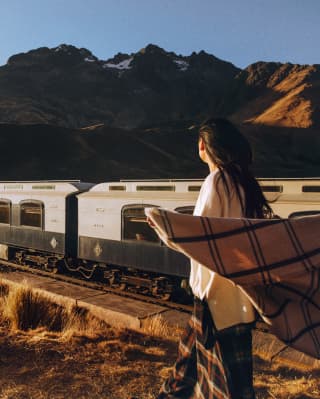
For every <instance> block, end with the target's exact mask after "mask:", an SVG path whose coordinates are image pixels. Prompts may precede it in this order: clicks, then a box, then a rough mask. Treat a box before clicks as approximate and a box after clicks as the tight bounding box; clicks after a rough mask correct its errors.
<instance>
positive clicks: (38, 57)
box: [0, 45, 320, 181]
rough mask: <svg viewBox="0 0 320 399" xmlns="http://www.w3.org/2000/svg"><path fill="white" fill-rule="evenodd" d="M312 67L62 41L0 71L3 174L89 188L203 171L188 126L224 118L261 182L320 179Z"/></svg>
mask: <svg viewBox="0 0 320 399" xmlns="http://www.w3.org/2000/svg"><path fill="white" fill-rule="evenodd" d="M319 87H320V65H293V64H281V63H275V62H258V63H255V64H252V65H250V66H248V67H247V68H246V69H243V70H241V69H239V68H236V67H235V66H234V65H232V64H231V63H228V62H225V61H222V60H219V59H218V58H216V57H214V56H213V55H210V54H207V53H205V52H203V51H201V52H200V53H192V54H191V55H190V56H181V55H177V54H175V53H172V52H166V51H165V50H163V49H161V48H159V47H157V46H154V45H148V46H147V47H146V48H144V49H142V50H140V51H138V52H137V53H133V54H120V53H119V54H117V55H116V56H115V57H113V58H112V59H109V60H106V61H103V60H99V59H98V58H97V57H95V56H94V55H93V54H92V53H91V52H90V51H89V50H86V49H83V48H80V49H78V48H76V47H73V46H68V45H60V46H58V47H56V48H53V49H49V48H46V47H43V48H39V49H36V50H32V51H29V52H28V53H23V54H17V55H14V56H12V57H11V58H10V59H9V60H8V62H7V64H6V65H4V66H2V67H0V144H1V148H2V150H3V151H2V157H1V158H0V165H1V166H2V167H1V168H0V179H2V180H7V179H13V180H16V179H49V178H51V179H65V178H81V179H85V180H91V181H102V180H110V179H113V180H117V179H119V178H137V179H141V178H166V177H176V178H190V177H201V176H204V174H205V173H206V168H205V166H204V165H203V164H202V163H201V162H200V161H199V160H198V156H197V153H196V140H197V138H196V133H195V131H194V130H190V129H189V128H190V126H191V125H193V124H197V123H199V121H202V120H203V119H204V118H206V117H208V116H212V115H215V116H217V115H218V116H227V117H229V118H231V119H232V120H233V121H234V122H235V123H236V124H238V125H239V126H240V128H241V129H242V131H243V132H244V133H245V134H246V135H247V137H248V139H249V140H250V141H251V143H252V145H253V148H254V152H255V163H254V165H253V168H254V172H255V174H256V175H257V176H264V177H268V176H269V177H276V176H283V177H286V176H291V177H303V176H320V163H319V160H318V152H319V148H320V142H319V140H320V138H319V137H320V136H319V128H320V91H319Z"/></svg>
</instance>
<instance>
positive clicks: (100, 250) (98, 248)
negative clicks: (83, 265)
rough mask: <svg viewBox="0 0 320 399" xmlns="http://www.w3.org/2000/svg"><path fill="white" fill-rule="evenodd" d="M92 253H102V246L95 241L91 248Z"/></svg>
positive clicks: (98, 254) (97, 254)
mask: <svg viewBox="0 0 320 399" xmlns="http://www.w3.org/2000/svg"><path fill="white" fill-rule="evenodd" d="M93 251H94V253H95V254H96V256H100V255H101V253H102V248H101V246H100V245H99V243H98V242H97V243H96V245H95V246H94V248H93Z"/></svg>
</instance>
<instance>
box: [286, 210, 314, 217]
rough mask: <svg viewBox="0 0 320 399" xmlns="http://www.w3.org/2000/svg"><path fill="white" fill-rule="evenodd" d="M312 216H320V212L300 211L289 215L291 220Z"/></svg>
mask: <svg viewBox="0 0 320 399" xmlns="http://www.w3.org/2000/svg"><path fill="white" fill-rule="evenodd" d="M311 215H320V211H299V212H292V213H290V215H289V218H299V217H301V216H311Z"/></svg>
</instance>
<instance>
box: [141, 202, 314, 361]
mask: <svg viewBox="0 0 320 399" xmlns="http://www.w3.org/2000/svg"><path fill="white" fill-rule="evenodd" d="M146 212H147V214H148V216H149V218H150V219H151V221H152V223H153V224H154V225H155V229H156V231H157V232H158V234H159V235H160V237H161V238H162V240H163V241H165V242H166V243H167V244H168V245H169V246H171V247H172V248H174V249H176V250H178V251H181V252H183V253H184V254H186V255H187V256H189V257H191V258H193V259H195V260H196V261H197V262H199V263H201V264H203V265H206V266H207V267H208V268H210V269H211V270H214V271H216V272H217V273H219V274H221V275H223V276H225V277H228V278H230V279H231V280H233V281H234V282H235V283H237V284H239V285H240V286H241V287H242V288H243V290H244V291H245V292H246V293H247V294H248V295H249V297H250V298H251V300H252V302H253V304H254V305H255V307H256V309H257V310H258V312H259V313H260V314H261V316H262V317H263V319H264V320H265V321H266V322H267V323H268V324H270V330H271V332H273V333H274V334H275V335H276V336H277V337H278V338H279V339H281V340H282V341H283V342H285V343H286V344H287V345H290V346H292V347H293V348H296V349H298V350H300V351H302V352H304V353H306V354H309V355H310V356H313V357H315V358H318V359H320V290H319V285H320V240H319V230H320V216H319V215H316V216H307V217H301V218H296V219H274V220H261V219H260V220H258V219H244V218H242V219H231V218H207V217H201V216H190V215H182V214H178V213H174V212H170V211H164V210H161V209H160V210H157V209H148V210H147V211H146Z"/></svg>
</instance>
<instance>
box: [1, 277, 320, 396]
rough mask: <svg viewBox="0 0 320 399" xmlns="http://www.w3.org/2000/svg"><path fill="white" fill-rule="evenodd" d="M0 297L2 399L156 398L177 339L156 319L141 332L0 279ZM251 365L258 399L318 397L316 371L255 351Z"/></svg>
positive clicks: (160, 320) (319, 377)
mask: <svg viewBox="0 0 320 399" xmlns="http://www.w3.org/2000/svg"><path fill="white" fill-rule="evenodd" d="M0 296H1V298H0V308H1V317H0V387H1V388H0V399H89V398H90V399H100V398H104V399H127V398H128V397H130V396H136V397H138V398H139V399H153V398H155V397H156V395H157V392H158V390H159V387H160V384H161V382H162V380H163V378H165V377H167V376H168V374H169V372H170V367H171V365H172V364H173V362H174V361H175V358H176V353H177V341H176V338H174V339H172V337H171V334H170V330H169V327H168V325H167V323H166V322H165V320H164V319H163V318H162V317H160V316H159V317H154V318H152V319H150V320H148V321H147V322H146V323H145V325H144V330H143V332H141V333H139V332H134V331H130V330H120V329H115V328H111V327H110V326H108V325H107V324H105V323H103V322H101V321H99V320H97V319H96V318H94V317H93V316H92V315H91V314H90V313H89V312H88V311H87V310H85V309H83V308H79V307H77V306H74V307H64V306H62V305H57V304H55V303H52V300H51V299H50V297H47V296H46V295H43V294H42V293H41V292H39V291H36V290H35V291H34V290H30V288H28V287H27V286H22V287H14V286H12V287H11V286H10V288H8V287H7V286H5V285H3V284H1V282H0ZM159 336H160V337H159ZM169 337H170V338H169ZM254 364H255V366H254V367H255V388H256V393H257V399H274V398H276V399H311V398H313V399H315V398H320V389H319V380H320V371H319V370H299V369H297V368H291V367H288V366H287V365H283V364H281V363H279V362H276V361H273V362H270V361H269V360H267V359H266V358H263V357H262V356H259V355H255V357H254Z"/></svg>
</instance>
